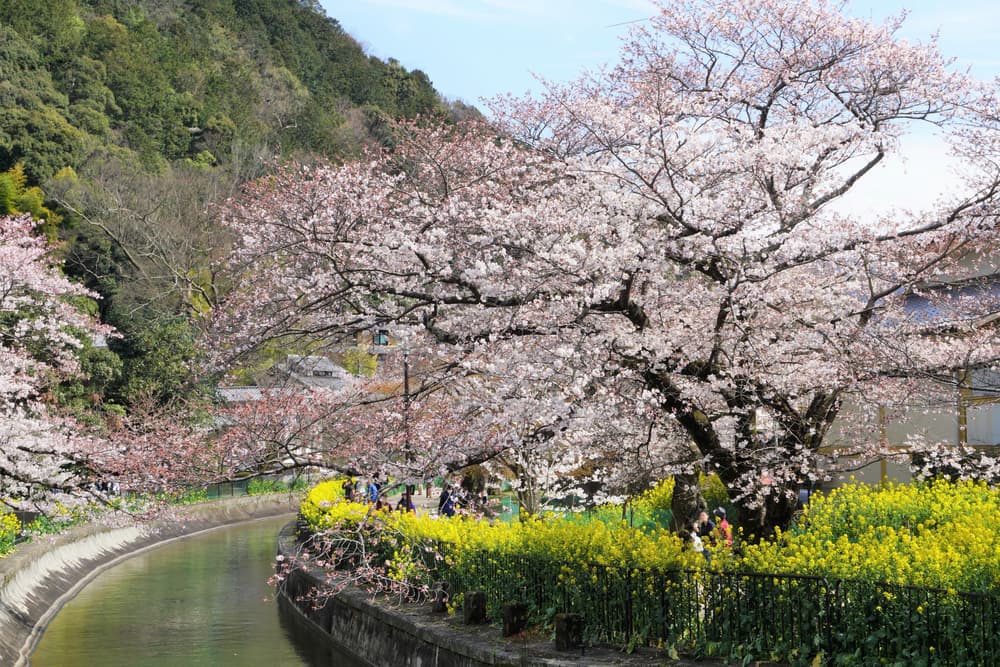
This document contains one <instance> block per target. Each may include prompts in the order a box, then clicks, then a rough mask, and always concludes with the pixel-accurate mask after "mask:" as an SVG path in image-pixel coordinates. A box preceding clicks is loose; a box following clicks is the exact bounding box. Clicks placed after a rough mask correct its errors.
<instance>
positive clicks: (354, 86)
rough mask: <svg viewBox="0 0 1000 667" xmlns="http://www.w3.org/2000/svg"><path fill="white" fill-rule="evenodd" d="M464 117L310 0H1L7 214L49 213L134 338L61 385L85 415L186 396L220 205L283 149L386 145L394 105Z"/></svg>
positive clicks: (71, 256) (47, 227) (63, 249)
mask: <svg viewBox="0 0 1000 667" xmlns="http://www.w3.org/2000/svg"><path fill="white" fill-rule="evenodd" d="M469 113H473V114H474V113H476V111H475V110H474V109H471V108H469V107H466V106H464V105H462V104H461V103H454V102H453V103H449V102H447V101H444V100H442V99H441V97H440V96H439V95H438V94H437V92H436V91H435V90H434V88H433V86H432V85H431V81H430V80H429V78H428V77H427V75H426V74H424V73H423V72H421V71H419V70H415V71H408V70H406V69H405V68H404V67H403V66H402V65H400V64H399V63H398V62H396V61H394V60H391V59H390V60H389V61H388V62H383V61H381V60H379V59H377V58H374V57H370V56H367V55H366V54H365V53H364V51H363V50H362V49H361V47H360V46H359V44H358V43H357V41H355V40H354V39H353V38H352V37H351V36H350V35H348V34H346V33H345V32H344V30H343V29H342V28H341V26H340V25H339V24H338V23H337V21H336V20H335V19H333V18H330V17H328V16H326V15H325V14H324V13H323V10H322V9H321V8H320V6H319V4H318V2H316V1H315V0H48V1H47V2H41V3H40V2H37V1H36V0H4V1H3V2H2V3H0V214H4V213H18V212H21V213H31V214H32V215H33V216H34V217H35V218H36V219H38V220H41V221H43V223H42V225H41V226H40V229H41V230H42V232H44V233H45V234H47V235H48V236H49V237H50V238H51V239H52V240H53V241H57V240H58V241H59V244H60V246H59V247H60V253H61V254H62V259H64V260H65V263H66V271H67V272H68V273H69V274H70V275H71V276H72V277H74V278H76V279H78V280H80V281H82V282H83V283H84V284H85V285H86V286H87V287H89V288H90V289H92V290H94V291H96V292H97V293H99V294H100V295H101V297H102V298H101V300H100V302H99V305H98V307H99V309H100V314H101V317H102V319H103V320H104V321H105V322H107V323H109V324H112V325H113V326H114V327H116V329H117V330H118V331H119V332H120V333H121V334H122V336H121V337H120V338H113V339H112V340H111V341H110V346H109V347H110V351H109V350H104V349H95V350H89V349H88V351H86V352H85V353H84V357H85V358H84V363H85V366H87V367H88V370H89V371H90V378H91V379H90V380H89V381H88V384H87V386H79V385H75V386H72V387H65V386H64V387H62V388H60V390H59V391H58V392H56V394H57V396H58V398H59V399H60V400H61V401H62V402H63V403H64V404H65V405H67V406H68V407H70V408H71V409H73V411H74V412H77V413H78V414H88V413H91V412H92V408H93V407H94V406H97V405H99V406H103V408H104V409H105V410H121V409H122V408H124V407H127V406H129V405H131V404H134V403H135V402H137V401H148V400H155V401H164V400H171V399H176V398H183V397H184V396H188V395H190V393H191V392H192V391H193V390H195V388H193V387H191V386H190V384H189V383H188V381H187V380H188V377H189V376H190V375H191V374H190V373H189V372H188V371H189V368H188V365H189V363H190V362H191V360H192V358H193V354H194V346H193V332H192V330H191V318H192V316H194V315H196V314H197V313H198V312H200V311H203V310H204V309H205V308H207V307H208V305H209V304H210V303H211V301H212V297H213V291H214V290H215V289H216V286H217V283H218V279H217V277H216V276H212V275H211V274H210V273H209V267H210V264H211V260H212V258H213V257H214V256H215V255H216V253H217V252H218V251H219V250H221V249H222V248H223V247H224V246H225V244H226V242H227V240H226V238H225V237H224V235H223V234H222V233H221V232H220V231H219V229H218V228H217V227H216V226H215V224H214V222H213V215H214V214H213V205H214V204H216V203H218V202H221V201H223V200H224V199H225V198H226V197H227V196H229V195H231V194H234V193H235V192H236V191H237V189H238V187H239V186H240V184H241V183H244V182H246V181H247V180H249V179H252V178H254V177H257V176H259V175H261V174H262V173H264V172H265V170H267V169H268V168H270V167H271V166H273V165H274V164H276V163H277V162H279V161H281V160H282V159H287V158H291V157H295V158H298V159H306V160H308V159H313V158H316V157H319V158H324V159H332V160H334V161H336V160H338V159H342V158H344V157H347V156H350V155H352V154H356V153H357V152H358V151H360V150H362V149H363V147H364V146H366V145H369V144H385V143H387V142H390V141H391V137H390V136H389V135H388V132H387V130H386V129H385V128H386V127H387V123H386V121H387V119H389V118H401V117H402V118H413V117H417V116H427V115H432V116H445V117H448V116H455V115H459V114H469Z"/></svg>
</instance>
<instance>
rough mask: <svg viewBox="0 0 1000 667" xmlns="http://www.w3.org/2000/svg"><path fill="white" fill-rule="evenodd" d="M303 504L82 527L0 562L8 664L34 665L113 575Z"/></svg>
mask: <svg viewBox="0 0 1000 667" xmlns="http://www.w3.org/2000/svg"><path fill="white" fill-rule="evenodd" d="M300 500H301V496H300V495H299V494H282V495H266V496H249V497H242V498H233V499H226V500H219V501H214V502H209V503H203V504H199V505H192V506H190V507H187V508H183V509H182V510H179V512H180V516H179V517H178V518H176V519H171V520H163V521H158V522H154V523H153V524H148V525H136V526H128V527H124V528H107V527H102V526H97V525H90V526H80V527H78V528H75V529H73V530H71V531H68V532H66V533H63V534H60V535H55V536H51V537H41V538H38V539H37V540H35V541H33V542H30V543H27V544H22V545H20V546H18V548H17V549H16V550H15V551H14V553H12V554H10V555H8V556H7V557H6V558H2V559H0V665H13V666H15V667H20V666H22V665H27V664H28V658H29V656H30V654H31V651H32V650H33V649H34V646H35V643H36V642H37V641H38V639H39V637H41V634H42V632H43V631H44V630H45V627H46V625H48V623H49V621H50V620H51V619H52V617H53V616H54V615H55V613H56V612H57V611H58V610H59V609H60V608H61V607H62V605H64V604H65V603H66V602H67V601H69V600H70V599H72V597H73V596H74V595H76V594H77V593H78V592H79V591H80V589H81V588H83V587H84V586H85V585H86V584H87V583H88V582H89V581H90V580H92V579H93V578H94V577H96V576H97V575H98V574H100V573H101V572H102V571H104V570H105V569H107V568H109V567H111V566H113V565H116V564H117V563H119V562H121V561H122V560H124V559H126V558H129V557H130V556H132V555H135V554H137V553H139V552H141V551H145V550H147V549H151V548H153V547H156V546H158V545H160V544H163V543H164V542H167V541H169V540H172V539H177V538H180V537H185V536H188V535H193V534H195V533H198V532H201V531H204V530H211V529H212V528H218V527H220V526H226V525H230V524H234V523H240V522H242V521H250V520H253V519H259V518H265V517H271V516H279V515H282V514H289V513H294V512H296V511H297V510H298V505H299V502H300Z"/></svg>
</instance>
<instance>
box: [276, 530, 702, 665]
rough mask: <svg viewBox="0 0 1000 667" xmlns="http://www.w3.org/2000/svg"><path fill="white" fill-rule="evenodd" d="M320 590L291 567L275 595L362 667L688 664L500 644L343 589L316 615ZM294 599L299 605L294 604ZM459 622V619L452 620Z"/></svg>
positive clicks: (282, 541) (495, 637) (658, 657)
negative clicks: (313, 595) (315, 593)
mask: <svg viewBox="0 0 1000 667" xmlns="http://www.w3.org/2000/svg"><path fill="white" fill-rule="evenodd" d="M296 546H297V545H296V541H295V524H294V523H292V524H289V525H288V526H286V527H285V528H284V529H282V531H281V533H280V535H279V538H278V551H279V553H280V554H282V555H284V556H285V557H286V558H290V557H292V556H293V555H294V554H295V553H296ZM323 585H324V578H323V574H322V573H321V572H319V571H317V573H315V574H314V573H312V572H311V571H310V570H309V569H308V566H303V567H296V568H294V569H292V570H291V571H290V572H289V573H288V574H287V576H286V579H285V582H284V583H283V585H282V586H280V587H279V589H278V594H277V595H278V599H279V602H280V603H282V604H283V605H284V606H287V608H289V609H291V610H293V611H294V612H295V613H296V614H297V615H298V616H299V617H300V618H302V619H303V620H304V621H306V622H308V623H309V625H311V626H312V627H313V629H314V630H316V631H317V632H318V633H319V634H321V635H322V636H323V638H324V639H325V640H326V641H329V642H331V643H332V644H333V645H334V646H335V647H337V648H338V649H340V650H343V651H346V652H347V653H349V654H351V655H352V657H355V658H356V659H357V660H358V662H359V663H361V664H365V665H367V666H368V667H383V666H387V665H392V667H417V666H420V667H485V666H501V665H510V666H514V665H518V666H519V667H569V666H571V665H572V666H574V667H579V665H588V666H591V667H600V666H610V665H618V666H620V667H650V666H652V665H692V664H695V663H693V662H688V661H685V660H671V659H669V658H667V657H666V656H665V655H664V654H663V653H662V652H659V651H654V650H651V649H650V650H646V649H640V650H638V651H636V652H635V653H632V654H625V653H622V652H621V651H619V650H617V649H615V648H613V647H594V648H587V649H586V651H585V652H584V651H570V652H560V651H556V650H555V648H554V643H553V642H552V641H551V640H550V639H548V638H545V637H543V638H531V639H526V638H510V639H504V638H502V637H501V633H500V630H499V628H496V627H492V626H489V625H478V626H469V625H464V624H463V623H462V620H461V619H459V618H457V617H452V616H449V615H447V614H435V613H433V612H432V611H431V605H430V604H427V603H425V604H398V603H394V602H392V601H388V600H384V599H380V598H377V597H373V596H372V595H370V594H368V593H367V592H365V591H362V590H359V589H357V588H353V587H348V588H345V589H344V590H342V591H340V592H338V593H337V594H336V595H334V596H332V597H330V598H329V599H328V600H327V601H326V603H325V604H324V605H323V606H322V607H320V608H318V609H317V608H315V607H314V605H313V604H312V602H311V601H309V600H308V599H305V600H303V599H301V598H302V596H303V595H305V594H306V593H308V592H309V591H310V590H312V589H313V588H315V587H317V586H320V587H321V586H323ZM297 598H299V599H298V600H297ZM456 616H458V615H456Z"/></svg>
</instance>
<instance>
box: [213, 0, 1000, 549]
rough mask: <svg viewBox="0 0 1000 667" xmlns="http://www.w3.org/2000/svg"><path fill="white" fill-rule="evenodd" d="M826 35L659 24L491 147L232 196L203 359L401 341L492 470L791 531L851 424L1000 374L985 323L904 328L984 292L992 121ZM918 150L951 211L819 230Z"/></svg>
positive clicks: (908, 63) (925, 50) (427, 142)
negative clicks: (702, 480)
mask: <svg viewBox="0 0 1000 667" xmlns="http://www.w3.org/2000/svg"><path fill="white" fill-rule="evenodd" d="M841 9H842V4H833V3H828V2H821V1H817V2H812V1H808V0H797V1H795V0H793V1H791V2H785V1H780V2H779V1H777V0H712V1H709V2H704V1H701V0H698V1H694V0H686V1H685V0H681V1H678V2H671V3H669V4H664V5H662V6H661V7H660V10H659V12H658V13H657V15H656V16H654V17H652V18H651V19H650V20H649V21H647V22H645V23H644V24H640V25H638V26H636V27H635V28H634V29H633V31H632V32H631V34H630V37H629V38H628V40H627V41H626V42H625V43H624V46H623V49H622V57H621V60H620V62H619V63H618V64H617V65H615V66H614V67H612V68H610V69H607V70H602V71H599V72H596V73H592V74H588V75H585V76H583V77H582V78H581V79H580V80H578V81H576V82H574V83H572V84H569V85H555V84H552V85H549V87H548V90H547V92H546V93H544V94H543V95H542V96H541V97H539V98H537V99H536V98H531V97H529V98H524V99H517V98H502V99H498V100H496V101H495V102H494V104H493V113H494V117H495V118H496V120H497V126H496V127H487V126H483V125H475V124H463V125H459V126H447V127H437V126H434V127H420V126H417V125H412V124H409V125H401V126H399V127H398V128H397V132H398V140H397V144H396V146H395V147H394V149H393V150H392V151H387V152H385V153H383V154H378V155H370V156H367V157H366V158H364V159H362V160H359V161H356V162H351V163H348V164H345V165H341V166H337V167H310V168H306V167H290V168H288V169H286V170H284V171H283V172H282V173H279V174H277V175H275V176H274V177H272V178H268V179H265V180H262V181H260V182H258V183H256V184H254V185H253V186H252V187H251V188H249V189H248V191H247V193H246V196H245V198H243V199H242V200H241V201H238V202H234V203H233V205H232V206H231V207H230V208H229V209H228V210H227V211H226V213H225V216H224V218H225V222H226V224H227V225H228V226H230V227H231V228H232V230H233V231H234V232H235V233H236V235H237V237H238V239H239V243H238V245H237V248H236V250H235V251H234V253H233V255H232V257H231V258H230V262H229V266H228V268H229V270H230V275H232V276H233V280H234V283H233V291H232V292H231V293H230V294H229V295H228V297H227V299H226V300H225V301H224V302H223V303H221V304H220V305H219V307H218V308H217V309H216V312H215V313H214V318H215V319H214V321H213V323H212V332H213V337H212V338H211V340H212V349H213V351H214V352H215V353H216V354H217V356H218V359H219V361H220V363H226V362H228V361H231V360H232V359H237V358H239V356H240V355H242V354H245V353H247V352H248V351H250V350H252V349H254V348H255V347H256V346H259V345H260V344H262V343H263V342H265V341H273V340H275V339H290V338H291V339H298V338H305V339H308V340H309V341H310V342H312V343H315V342H316V341H324V342H328V343H330V344H334V345H335V344H338V343H337V342H336V341H337V340H338V337H341V336H354V335H356V334H357V333H358V332H362V331H367V330H370V329H373V328H376V327H383V326H396V325H398V326H406V327H409V328H411V329H419V330H420V331H421V332H422V334H421V338H420V345H422V346H425V347H426V349H427V350H428V353H429V354H433V355H434V358H435V359H436V360H437V362H438V363H437V366H436V367H435V373H436V374H437V378H438V379H437V381H436V385H435V386H437V387H442V388H443V387H447V390H448V392H449V393H448V395H449V396H450V400H452V401H454V402H455V403H456V404H458V405H460V406H461V408H460V409H457V410H456V414H459V415H475V416H476V423H477V424H478V425H479V427H480V428H481V429H483V432H484V433H491V434H492V433H496V434H499V435H498V436H497V438H498V440H497V442H499V443H500V444H501V445H502V448H507V449H505V451H507V454H505V455H506V456H508V457H510V456H513V454H511V453H510V452H512V451H514V449H516V448H518V447H522V448H524V453H525V454H532V455H536V456H537V455H542V456H543V458H545V460H546V461H553V462H554V461H556V460H558V463H552V465H555V466H556V467H557V468H558V470H557V472H558V475H559V476H560V477H561V478H563V479H566V478H571V477H572V478H575V479H577V480H580V481H581V484H582V483H583V479H584V478H585V477H588V476H589V477H590V478H593V479H596V480H597V482H598V483H600V484H601V485H602V486H605V487H606V488H607V489H609V491H608V493H609V494H610V493H612V489H613V487H615V486H616V485H617V488H619V489H622V490H624V491H626V492H627V490H628V488H629V480H630V479H632V480H635V479H639V478H641V477H642V475H643V474H644V470H643V469H642V468H643V467H645V466H654V467H655V468H656V469H657V470H658V471H662V472H663V473H664V474H666V473H667V472H676V473H681V474H687V475H689V476H690V475H691V474H693V472H694V471H696V470H697V469H705V470H710V471H714V472H716V473H718V475H719V476H720V478H721V479H722V481H723V483H724V484H725V485H726V487H727V489H728V490H729V493H730V496H731V499H732V500H733V502H734V504H735V505H736V506H737V507H738V508H739V510H740V516H741V522H742V524H743V525H744V526H746V527H748V528H749V529H750V530H751V531H752V532H757V533H759V534H762V533H766V532H767V531H769V530H770V529H771V528H773V527H774V526H779V525H783V524H785V523H787V521H788V520H789V519H790V517H791V516H792V513H793V511H794V509H795V504H796V496H797V490H798V489H799V488H800V487H801V486H804V485H807V484H809V483H810V482H811V481H812V480H815V479H817V478H818V477H819V476H821V475H822V474H823V472H822V469H823V461H822V458H823V456H824V450H823V445H824V442H825V438H826V436H827V434H828V432H829V430H830V428H831V425H832V424H833V423H834V421H835V419H836V418H837V417H838V414H839V413H840V411H841V407H842V405H843V404H844V401H845V400H847V399H849V398H850V397H852V396H860V395H880V396H881V395H883V394H884V395H885V396H889V395H890V394H891V393H892V390H893V388H895V387H898V386H905V383H902V384H900V383H899V382H898V379H899V378H904V377H910V378H913V377H936V378H948V377H952V376H953V373H954V372H955V370H956V369H959V368H962V367H965V366H968V365H970V364H991V363H994V362H995V360H996V358H997V352H998V345H997V339H996V336H995V334H994V333H993V332H992V330H989V329H986V328H983V327H982V326H980V325H981V324H982V316H983V314H984V313H985V312H990V311H992V310H995V306H996V304H995V303H992V300H991V299H987V298H984V299H978V300H971V301H970V300H965V301H962V302H961V303H960V304H959V303H954V304H952V306H953V307H952V308H950V311H951V312H950V317H949V318H948V322H947V326H942V322H941V321H935V322H929V321H927V320H926V319H925V318H921V317H919V316H917V315H916V314H915V313H914V312H913V309H912V308H911V307H910V304H912V302H913V299H914V298H915V297H917V296H919V297H921V298H926V299H931V300H934V299H936V298H938V297H939V296H940V292H938V291H935V290H934V289H932V288H931V287H929V286H931V285H933V284H934V282H935V281H941V280H942V279H945V278H948V277H954V276H956V275H969V274H970V273H972V274H976V273H978V274H983V273H990V271H988V270H986V269H971V268H970V261H974V260H975V259H976V258H980V259H982V258H987V257H988V256H989V255H988V253H989V252H990V251H991V250H992V249H993V248H994V247H995V241H996V193H997V189H998V186H1000V167H998V162H997V158H998V156H1000V152H998V151H997V147H998V146H997V141H998V137H1000V134H998V133H997V119H998V117H1000V114H998V113H997V111H998V109H1000V106H998V104H997V101H996V99H995V97H994V96H993V95H992V94H991V93H990V91H989V90H988V89H987V88H985V87H982V86H979V85H978V84H976V83H975V82H973V81H970V80H969V79H968V78H967V77H966V76H965V75H963V74H961V73H957V72H953V71H951V70H950V69H949V63H948V61H947V60H945V59H944V58H943V57H942V56H941V55H940V54H939V52H938V50H937V47H936V45H935V43H934V41H933V40H931V41H930V42H928V43H927V44H912V43H908V42H906V41H903V40H901V39H899V38H898V37H897V36H896V32H897V31H898V29H899V27H900V25H901V23H902V18H897V19H892V20H889V21H887V22H885V23H883V24H881V25H873V24H871V23H868V22H865V21H861V20H856V19H850V18H847V17H845V16H844V15H843V14H842V13H841ZM917 123H919V124H923V125H927V126H931V127H934V128H936V129H937V130H938V131H940V132H942V133H944V134H945V136H947V137H948V138H949V140H950V141H952V143H953V144H954V146H955V150H956V151H957V154H958V155H959V156H961V158H962V159H963V160H964V162H965V164H966V165H967V174H968V176H967V179H966V186H967V188H966V189H965V190H964V191H963V192H950V193H946V194H945V195H942V197H941V198H939V200H938V201H937V202H936V203H935V204H934V205H933V206H932V207H930V208H929V209H928V210H922V211H911V210H909V209H908V208H907V206H906V204H907V203H906V202H901V203H900V204H901V205H900V206H899V207H898V208H897V209H896V210H894V212H893V213H892V214H891V215H887V216H885V217H883V218H881V219H877V220H868V219H862V218H860V217H858V216H857V215H853V214H850V213H845V212H844V210H843V208H841V207H838V203H839V202H840V201H841V200H842V199H844V198H845V197H847V196H849V195H850V193H851V191H852V190H853V189H854V188H855V186H856V184H857V183H858V182H859V181H861V180H862V179H865V178H867V177H869V176H870V175H871V172H872V170H873V169H874V168H875V166H876V165H878V164H879V163H880V162H882V161H883V160H885V159H886V158H887V157H889V156H891V155H893V154H894V153H896V152H897V151H898V148H899V140H900V137H901V136H902V135H903V134H904V133H905V132H907V131H910V130H911V128H912V127H913V126H914V124H917ZM465 444H466V445H468V446H471V445H473V444H474V443H472V442H471V441H466V443H465ZM878 444H879V443H878V442H877V441H875V440H873V441H870V442H862V443H858V446H859V447H863V448H866V449H868V450H870V451H875V448H877V447H878ZM543 450H544V451H543ZM629 451H635V452H639V453H641V454H642V456H641V457H640V458H635V457H632V458H630V457H628V456H623V453H627V452H629ZM466 453H468V454H470V455H474V454H476V453H477V452H476V451H475V450H474V447H472V448H470V449H466ZM523 458H524V457H522V459H523ZM524 460H526V459H524ZM536 460H537V459H536ZM518 465H519V464H518ZM547 465H548V464H547ZM685 497H686V496H685ZM693 509H694V508H693V507H692V506H690V505H689V506H687V507H683V506H675V510H676V512H677V514H678V516H679V517H683V516H685V515H687V514H688V513H690V512H692V511H693Z"/></svg>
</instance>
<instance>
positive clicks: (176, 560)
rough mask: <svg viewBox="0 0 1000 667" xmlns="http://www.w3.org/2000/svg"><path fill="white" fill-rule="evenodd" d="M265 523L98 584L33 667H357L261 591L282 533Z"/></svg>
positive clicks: (51, 631) (49, 633)
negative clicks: (258, 666)
mask: <svg viewBox="0 0 1000 667" xmlns="http://www.w3.org/2000/svg"><path fill="white" fill-rule="evenodd" d="M288 521H289V517H284V518H278V519H265V520H261V521H255V522H252V523H246V524H242V525H239V526H233V527H229V528H223V529H219V530H215V531H211V532H209V533H205V534H203V535H198V536H194V537H191V538H187V539H183V540H178V541H176V542H173V543H171V544H168V545H165V546H163V547H160V548H157V549H154V550H152V551H149V552H146V553H144V554H140V555H138V556H135V557H133V558H130V559H128V560H126V561H125V562H123V563H122V564H121V565H118V566H116V567H114V568H111V569H110V570H108V571H107V572H104V573H102V574H101V575H99V576H98V577H97V578H96V579H94V581H92V582H91V583H90V584H88V585H87V586H86V587H85V588H84V589H83V590H82V591H81V592H80V594H79V595H78V596H77V597H76V598H74V599H73V600H72V601H70V603H69V604H67V605H66V606H65V607H64V608H63V609H62V610H61V611H60V612H59V613H58V614H57V615H56V617H55V618H54V619H53V621H52V623H51V624H50V625H49V627H48V628H47V629H46V631H45V634H44V635H43V636H42V639H41V641H40V642H39V644H38V647H37V648H36V650H35V652H34V654H33V655H32V658H31V664H32V665H33V666H34V667H77V666H80V667H83V666H86V667H92V666H93V665H101V666H102V667H124V666H126V665H128V666H129V667H134V666H135V665H142V666H143V667H147V666H148V667H160V666H163V667H175V666H177V665H185V666H189V665H190V666H199V665H204V666H206V667H209V666H210V667H226V666H229V665H233V666H235V665H240V666H242V667H245V666H246V665H269V666H270V665H274V666H278V667H300V666H302V667H311V666H313V665H321V664H322V665H333V666H336V667H354V666H355V665H357V664H358V663H357V662H356V661H354V660H352V659H350V658H348V657H345V656H343V655H341V654H339V653H337V652H336V651H334V650H333V649H330V648H328V647H326V646H324V645H323V643H322V642H321V641H320V640H319V639H318V638H317V637H316V636H315V634H313V633H312V632H310V631H309V630H308V629H306V628H302V627H301V626H302V624H301V622H300V621H299V620H298V619H297V618H296V617H294V615H292V614H290V613H288V612H282V613H280V614H279V608H278V607H279V606H278V604H277V602H275V601H274V599H273V589H271V588H270V587H269V586H268V585H267V583H266V582H267V578H268V576H270V574H271V567H272V563H273V559H274V553H275V548H276V539H277V534H278V530H280V528H281V526H282V525H284V524H285V523H287V522H288Z"/></svg>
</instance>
